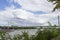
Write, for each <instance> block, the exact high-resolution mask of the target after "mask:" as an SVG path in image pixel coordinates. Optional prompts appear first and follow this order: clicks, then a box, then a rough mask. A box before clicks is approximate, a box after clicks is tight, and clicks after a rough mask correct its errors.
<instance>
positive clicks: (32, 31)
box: [8, 29, 38, 37]
mask: <svg viewBox="0 0 60 40" xmlns="http://www.w3.org/2000/svg"><path fill="white" fill-rule="evenodd" d="M37 31H38V29H18V30H12V31H11V32H8V33H9V34H10V35H11V36H12V37H13V36H14V35H18V34H20V35H22V34H23V32H27V33H28V34H29V35H35V34H36V33H37Z"/></svg>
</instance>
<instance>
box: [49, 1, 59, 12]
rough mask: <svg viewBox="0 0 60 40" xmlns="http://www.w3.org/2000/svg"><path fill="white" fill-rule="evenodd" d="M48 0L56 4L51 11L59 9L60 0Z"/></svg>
mask: <svg viewBox="0 0 60 40" xmlns="http://www.w3.org/2000/svg"><path fill="white" fill-rule="evenodd" d="M48 1H49V2H52V3H53V4H54V5H56V6H55V7H54V8H53V12H54V11H55V10H56V9H57V10H58V9H60V0H48Z"/></svg>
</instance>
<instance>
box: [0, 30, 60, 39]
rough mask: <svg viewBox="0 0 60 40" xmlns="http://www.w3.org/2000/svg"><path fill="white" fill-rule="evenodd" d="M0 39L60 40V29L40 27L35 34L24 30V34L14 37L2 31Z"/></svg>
mask: <svg viewBox="0 0 60 40" xmlns="http://www.w3.org/2000/svg"><path fill="white" fill-rule="evenodd" d="M6 35H7V36H6ZM0 40H60V29H44V30H40V29H39V30H38V32H37V33H36V34H35V35H29V34H28V33H27V32H23V34H22V35H19V34H18V35H15V36H14V37H13V38H11V36H10V35H9V34H8V33H6V32H2V31H0Z"/></svg>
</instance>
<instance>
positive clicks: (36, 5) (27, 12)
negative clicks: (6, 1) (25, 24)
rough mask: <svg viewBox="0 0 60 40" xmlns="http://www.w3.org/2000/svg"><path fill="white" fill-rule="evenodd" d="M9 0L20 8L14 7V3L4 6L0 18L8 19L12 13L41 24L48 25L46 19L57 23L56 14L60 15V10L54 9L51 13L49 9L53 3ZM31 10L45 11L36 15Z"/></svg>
mask: <svg viewBox="0 0 60 40" xmlns="http://www.w3.org/2000/svg"><path fill="white" fill-rule="evenodd" d="M10 2H15V3H18V4H19V5H20V6H21V8H19V9H15V6H14V5H11V6H10V7H6V8H5V10H3V11H0V14H1V15H0V17H1V18H0V19H1V20H10V19H11V18H14V15H13V13H14V14H15V15H16V16H17V17H18V18H21V19H26V20H30V21H32V22H36V23H40V24H43V25H48V21H50V22H51V23H52V24H54V23H56V24H57V16H58V15H60V14H59V13H60V12H59V11H55V12H53V13H52V12H51V11H52V9H53V7H54V5H53V4H52V3H50V2H48V1H47V0H10ZM31 11H32V12H37V11H43V12H45V13H44V14H38V15H36V14H35V13H32V12H31ZM37 13H38V12H37ZM17 21H18V20H17Z"/></svg>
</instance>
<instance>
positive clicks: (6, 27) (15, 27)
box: [0, 26, 36, 29]
mask: <svg viewBox="0 0 60 40" xmlns="http://www.w3.org/2000/svg"><path fill="white" fill-rule="evenodd" d="M0 28H1V29H36V27H33V26H31V27H30V26H29V27H27V26H26V27H24V26H22V27H18V26H10V27H8V26H3V27H2V26H0Z"/></svg>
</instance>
